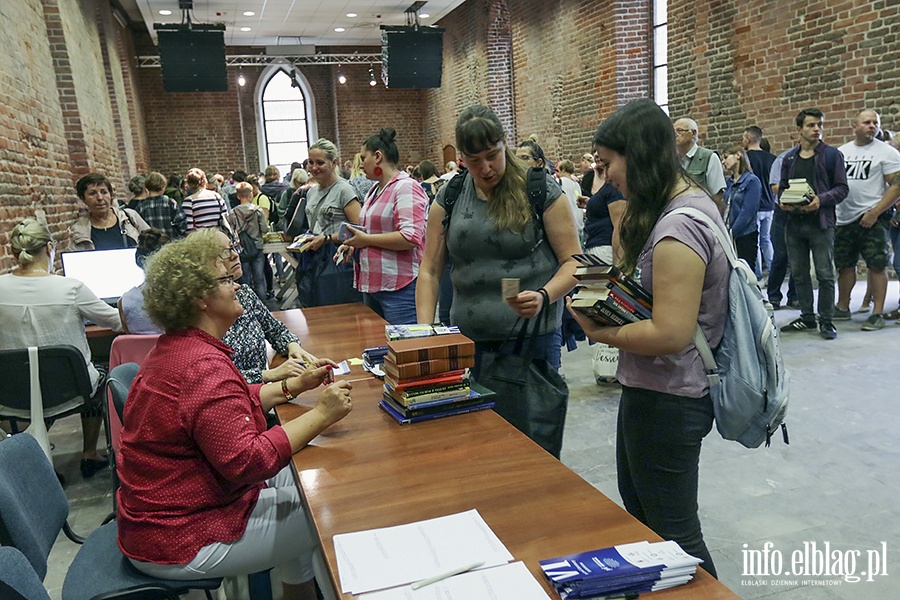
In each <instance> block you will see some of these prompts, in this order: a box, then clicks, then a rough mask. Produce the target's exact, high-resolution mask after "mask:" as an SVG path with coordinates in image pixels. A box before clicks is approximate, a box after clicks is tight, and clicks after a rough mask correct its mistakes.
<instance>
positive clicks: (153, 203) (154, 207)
mask: <svg viewBox="0 0 900 600" xmlns="http://www.w3.org/2000/svg"><path fill="white" fill-rule="evenodd" d="M144 187H146V188H147V191H148V192H149V194H150V195H149V196H148V197H147V198H144V199H143V200H141V201H140V202H138V203H137V207H136V208H135V210H137V212H138V214H139V215H141V218H143V219H144V220H145V221H146V222H147V224H148V225H149V226H150V227H155V228H157V229H159V230H161V231H164V232H165V234H166V235H168V236H169V238H171V239H173V240H174V239H178V238H180V237H183V236H184V234H185V232H186V231H187V219H186V218H185V216H184V211H182V210H181V209H180V208H178V205H177V204H176V202H175V201H174V200H172V199H171V198H168V197H166V196H164V195H163V191H164V190H165V189H166V178H165V177H164V176H163V174H162V173H157V172H155V171H154V172H152V173H150V174H149V175H147V179H146V181H145V182H144Z"/></svg>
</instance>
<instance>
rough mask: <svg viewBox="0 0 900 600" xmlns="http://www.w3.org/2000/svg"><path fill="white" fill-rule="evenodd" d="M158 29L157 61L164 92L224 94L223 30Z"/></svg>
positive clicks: (210, 27)
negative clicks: (160, 66)
mask: <svg viewBox="0 0 900 600" xmlns="http://www.w3.org/2000/svg"><path fill="white" fill-rule="evenodd" d="M170 27H173V29H171V30H163V29H158V30H157V35H158V37H159V58H160V62H161V63H162V71H163V85H164V86H165V89H166V91H167V92H227V91H228V77H227V75H226V73H225V27H224V26H223V25H193V26H192V27H191V28H186V27H184V26H170Z"/></svg>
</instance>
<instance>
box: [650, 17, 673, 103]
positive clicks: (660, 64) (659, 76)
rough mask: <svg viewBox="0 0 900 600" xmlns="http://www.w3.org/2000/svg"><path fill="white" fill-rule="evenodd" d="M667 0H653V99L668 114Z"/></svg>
mask: <svg viewBox="0 0 900 600" xmlns="http://www.w3.org/2000/svg"><path fill="white" fill-rule="evenodd" d="M667 3H668V0H653V21H652V25H653V28H652V30H653V100H654V101H656V103H657V104H659V106H660V107H661V108H662V109H663V110H664V111H666V114H669V65H668V46H669V40H668V37H669V31H668V18H667V16H666V14H667Z"/></svg>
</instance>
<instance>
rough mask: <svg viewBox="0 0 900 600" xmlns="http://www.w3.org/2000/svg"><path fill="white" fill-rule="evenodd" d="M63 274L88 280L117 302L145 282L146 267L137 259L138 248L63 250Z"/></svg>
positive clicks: (100, 294)
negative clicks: (136, 249)
mask: <svg viewBox="0 0 900 600" xmlns="http://www.w3.org/2000/svg"><path fill="white" fill-rule="evenodd" d="M62 266H63V274H64V275H65V276H66V277H71V278H72V279H77V280H78V281H81V282H82V283H84V284H85V285H86V286H87V287H88V289H89V290H91V291H92V292H94V294H95V295H96V296H97V297H98V298H101V299H103V300H107V301H115V300H118V299H119V298H120V297H121V296H122V294H124V293H125V292H127V291H128V290H130V289H131V288H133V287H134V286H136V285H140V284H142V283H143V282H144V270H143V269H141V268H140V267H139V266H137V264H135V262H134V248H125V249H120V250H89V251H84V252H63V254H62Z"/></svg>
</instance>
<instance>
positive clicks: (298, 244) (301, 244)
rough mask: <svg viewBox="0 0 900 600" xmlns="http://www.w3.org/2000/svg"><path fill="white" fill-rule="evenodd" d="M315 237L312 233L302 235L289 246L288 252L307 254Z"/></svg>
mask: <svg viewBox="0 0 900 600" xmlns="http://www.w3.org/2000/svg"><path fill="white" fill-rule="evenodd" d="M315 237H316V236H314V235H313V234H311V233H301V234H300V235H298V236H297V237H296V238H295V239H294V241H293V242H291V243H290V244H288V245H287V250H288V251H289V252H306V251H307V250H308V249H309V246H310V244H311V243H312V240H313V239H314V238H315Z"/></svg>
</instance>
